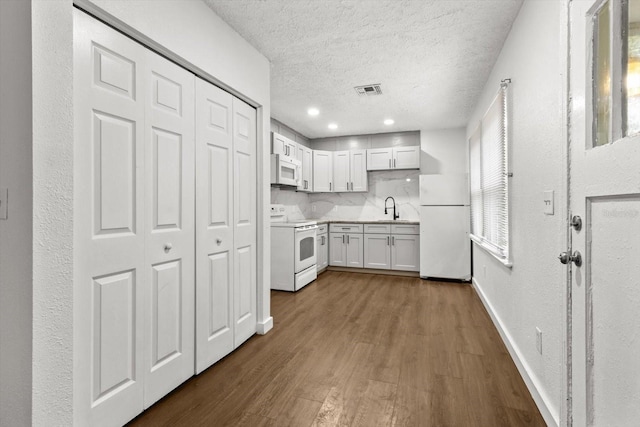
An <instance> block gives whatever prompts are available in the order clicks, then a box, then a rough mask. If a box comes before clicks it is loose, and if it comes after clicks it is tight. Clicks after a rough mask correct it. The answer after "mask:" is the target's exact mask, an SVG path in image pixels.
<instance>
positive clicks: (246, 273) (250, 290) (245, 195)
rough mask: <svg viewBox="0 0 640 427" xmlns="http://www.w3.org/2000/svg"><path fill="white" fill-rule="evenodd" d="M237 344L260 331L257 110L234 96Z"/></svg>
mask: <svg viewBox="0 0 640 427" xmlns="http://www.w3.org/2000/svg"><path fill="white" fill-rule="evenodd" d="M233 166H234V174H233V176H234V180H233V197H234V205H233V207H234V213H233V221H234V230H233V240H234V246H233V250H234V278H233V284H234V286H233V287H234V296H233V300H234V322H235V325H234V327H235V332H234V344H235V347H237V346H239V345H240V344H242V343H243V342H245V341H246V340H247V339H248V338H249V337H251V336H252V335H253V334H255V333H256V325H257V317H256V298H257V288H256V281H257V271H256V262H257V254H256V232H257V226H256V220H257V212H256V199H257V196H256V191H257V187H256V110H255V109H254V108H252V107H251V106H249V105H248V104H246V103H244V102H242V101H240V100H239V99H237V98H234V99H233Z"/></svg>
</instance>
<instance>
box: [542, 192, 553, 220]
mask: <svg viewBox="0 0 640 427" xmlns="http://www.w3.org/2000/svg"><path fill="white" fill-rule="evenodd" d="M542 199H543V212H544V214H545V215H553V199H554V197H553V190H550V191H545V192H544V193H543V197H542Z"/></svg>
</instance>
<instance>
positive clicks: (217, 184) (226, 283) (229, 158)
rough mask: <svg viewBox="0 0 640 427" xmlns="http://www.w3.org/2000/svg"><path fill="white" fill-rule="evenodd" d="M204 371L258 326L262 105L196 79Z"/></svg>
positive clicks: (199, 331)
mask: <svg viewBox="0 0 640 427" xmlns="http://www.w3.org/2000/svg"><path fill="white" fill-rule="evenodd" d="M196 171H197V172H196V175H197V176H196V183H197V184H196V192H197V194H196V198H197V204H196V227H197V230H198V233H197V235H196V278H197V280H196V283H197V288H196V307H197V310H196V352H197V358H196V370H197V372H198V373H200V372H202V371H203V370H205V369H206V368H207V367H209V366H211V365H212V364H213V363H215V362H217V361H218V360H220V359H221V358H222V357H224V356H225V355H227V354H229V353H230V352H231V351H233V349H234V348H236V347H237V346H239V345H240V344H242V343H243V342H244V341H246V340H247V339H248V338H249V337H251V336H252V335H253V334H255V332H256V297H257V288H256V279H257V278H256V262H257V258H256V232H257V228H256V111H255V109H253V108H252V107H250V106H249V105H247V104H245V103H244V102H242V101H240V100H238V99H237V98H235V97H233V96H232V95H230V94H229V93H227V92H225V91H223V90H221V89H219V88H217V87H215V86H213V85H212V84H210V83H208V82H205V81H204V80H201V79H196Z"/></svg>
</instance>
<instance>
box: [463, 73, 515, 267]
mask: <svg viewBox="0 0 640 427" xmlns="http://www.w3.org/2000/svg"><path fill="white" fill-rule="evenodd" d="M508 83H510V80H509V79H507V80H503V81H502V82H501V84H500V89H499V90H498V93H497V94H496V95H495V96H494V98H493V99H492V101H491V103H490V105H489V107H488V108H487V110H486V111H485V114H484V115H483V116H482V119H481V120H480V123H478V126H477V127H476V129H475V130H474V132H473V133H472V134H471V137H470V138H469V140H468V144H469V146H468V147H469V150H468V155H469V195H470V197H469V204H470V208H471V209H470V210H471V217H470V232H469V237H470V239H471V241H473V242H474V243H476V244H477V245H478V246H479V247H481V248H483V249H484V250H485V251H487V252H488V253H489V254H491V255H492V256H493V257H495V258H496V259H497V260H498V261H500V262H501V263H502V264H504V265H505V266H507V267H509V268H511V267H512V266H513V263H512V259H511V255H512V254H511V236H512V233H511V197H510V185H509V178H510V177H511V176H512V173H511V171H510V169H509V166H510V161H509V152H510V150H509V145H510V139H511V138H510V135H509V133H510V130H509V118H510V112H509V111H510V109H509V90H508ZM496 102H501V104H502V106H501V107H502V111H501V115H500V116H501V119H500V121H499V125H501V129H500V130H501V131H500V132H499V135H501V138H500V139H501V141H499V142H498V143H499V144H501V147H500V148H499V149H501V150H502V156H501V158H498V159H497V160H498V163H499V166H498V167H499V169H500V170H501V171H502V175H503V177H502V180H501V181H502V182H501V184H502V185H501V188H500V191H502V192H503V193H504V196H503V197H504V198H505V199H506V200H505V201H504V203H503V204H502V205H503V206H502V211H501V219H502V220H503V221H505V222H506V225H505V226H504V227H503V234H506V235H505V236H501V237H503V238H504V241H505V243H504V245H500V244H499V243H498V242H496V241H494V240H492V239H491V238H490V237H487V236H488V235H489V236H490V235H491V234H493V233H495V232H496V230H493V229H492V230H486V229H485V227H486V221H485V202H486V198H487V194H488V193H489V191H488V190H489V189H487V188H485V183H486V179H485V178H486V175H485V170H486V169H488V168H487V161H489V160H490V159H484V158H483V152H484V151H485V150H484V149H483V148H484V147H483V145H484V144H485V143H489V142H484V138H483V137H484V136H485V135H484V132H483V123H484V122H486V119H487V117H488V115H489V113H491V112H492V111H493V109H494V108H496ZM476 141H477V142H476ZM476 143H477V144H478V148H477V150H476V151H477V156H479V159H478V160H476V159H474V158H473V154H474V151H473V145H474V144H476ZM493 160H496V159H493ZM476 163H477V164H478V167H479V180H480V182H479V184H480V187H479V191H480V194H479V195H478V194H476V193H477V190H478V186H477V185H475V184H477V183H476V182H475V181H474V176H475V175H477V174H478V171H477V170H476V171H474V164H476ZM494 167H495V164H494ZM478 196H479V197H478ZM474 200H476V201H477V200H479V206H476V205H474ZM476 203H477V202H476ZM497 205H498V207H500V204H499V203H498V204H497ZM474 213H475V214H476V215H480V217H479V218H478V217H477V216H476V215H474ZM498 223H499V220H495V221H494V222H493V223H491V222H490V225H493V227H496V228H499V225H498ZM477 225H480V226H481V228H482V229H481V230H475V228H476V226H477ZM478 231H479V232H478ZM498 235H500V233H498Z"/></svg>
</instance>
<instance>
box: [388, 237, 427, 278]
mask: <svg viewBox="0 0 640 427" xmlns="http://www.w3.org/2000/svg"><path fill="white" fill-rule="evenodd" d="M391 269H392V270H402V271H420V236H419V235H410V234H392V235H391Z"/></svg>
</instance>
